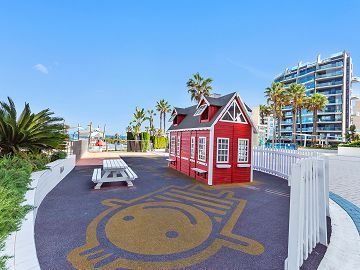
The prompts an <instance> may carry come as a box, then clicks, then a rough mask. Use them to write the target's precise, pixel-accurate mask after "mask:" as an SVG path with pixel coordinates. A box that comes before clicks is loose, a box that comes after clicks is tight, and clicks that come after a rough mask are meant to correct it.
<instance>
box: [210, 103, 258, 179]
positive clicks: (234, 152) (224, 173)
mask: <svg viewBox="0 0 360 270" xmlns="http://www.w3.org/2000/svg"><path fill="white" fill-rule="evenodd" d="M238 103H239V105H240V102H239V101H238ZM240 109H241V110H242V111H243V110H244V108H242V107H240ZM225 112H226V111H224V113H225ZM243 114H244V117H245V118H246V116H245V113H243ZM220 119H221V117H220ZM246 121H247V122H248V124H240V123H229V122H222V121H219V122H217V123H216V124H215V129H214V162H213V163H214V169H213V184H214V185H216V184H228V183H240V182H249V181H250V178H251V168H250V167H246V168H238V167H237V164H245V163H238V162H237V158H238V139H239V138H240V139H248V140H249V145H248V162H247V163H246V164H251V147H252V145H251V136H252V126H251V124H250V122H249V119H246ZM217 138H229V163H228V164H229V165H231V167H230V168H217V167H216V161H217Z"/></svg>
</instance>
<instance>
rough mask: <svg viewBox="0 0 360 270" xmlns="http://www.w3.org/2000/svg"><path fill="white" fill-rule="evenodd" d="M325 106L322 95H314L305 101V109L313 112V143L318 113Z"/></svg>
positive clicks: (325, 101)
mask: <svg viewBox="0 0 360 270" xmlns="http://www.w3.org/2000/svg"><path fill="white" fill-rule="evenodd" d="M326 104H327V97H326V96H325V95H323V94H319V93H314V94H312V95H311V96H309V97H308V98H307V99H306V103H305V107H306V109H307V110H308V111H310V112H313V122H314V124H313V138H312V141H313V143H315V141H316V135H317V126H318V123H317V122H318V111H322V110H323V109H325V107H326Z"/></svg>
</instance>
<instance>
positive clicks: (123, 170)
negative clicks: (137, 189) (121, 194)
mask: <svg viewBox="0 0 360 270" xmlns="http://www.w3.org/2000/svg"><path fill="white" fill-rule="evenodd" d="M103 170H104V174H103V175H102V172H101V168H98V169H95V170H94V172H93V177H92V181H93V182H94V183H96V186H95V189H100V187H101V185H102V184H103V183H105V182H118V181H125V182H126V183H127V185H128V187H132V186H133V183H132V181H133V180H135V179H136V178H138V176H137V175H136V174H135V173H134V171H133V170H132V169H131V168H130V167H129V166H128V165H127V164H126V162H125V161H124V160H123V159H121V158H119V159H106V160H103Z"/></svg>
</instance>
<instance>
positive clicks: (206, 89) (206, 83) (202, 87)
mask: <svg viewBox="0 0 360 270" xmlns="http://www.w3.org/2000/svg"><path fill="white" fill-rule="evenodd" d="M212 82H213V79H211V78H207V79H204V78H203V77H201V75H200V73H199V72H197V73H195V74H194V75H193V77H192V78H190V79H189V80H188V81H187V83H186V86H187V88H188V93H190V94H191V100H195V101H196V102H199V101H200V100H201V98H202V97H203V96H205V97H207V96H209V95H210V92H211V90H212V87H211V83H212Z"/></svg>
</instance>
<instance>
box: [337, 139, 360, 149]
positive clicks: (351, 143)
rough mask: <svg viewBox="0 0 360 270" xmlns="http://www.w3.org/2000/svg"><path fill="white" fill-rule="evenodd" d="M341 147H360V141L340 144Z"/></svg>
mask: <svg viewBox="0 0 360 270" xmlns="http://www.w3.org/2000/svg"><path fill="white" fill-rule="evenodd" d="M339 146H341V147H360V140H359V141H353V142H350V143H342V144H339Z"/></svg>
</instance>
